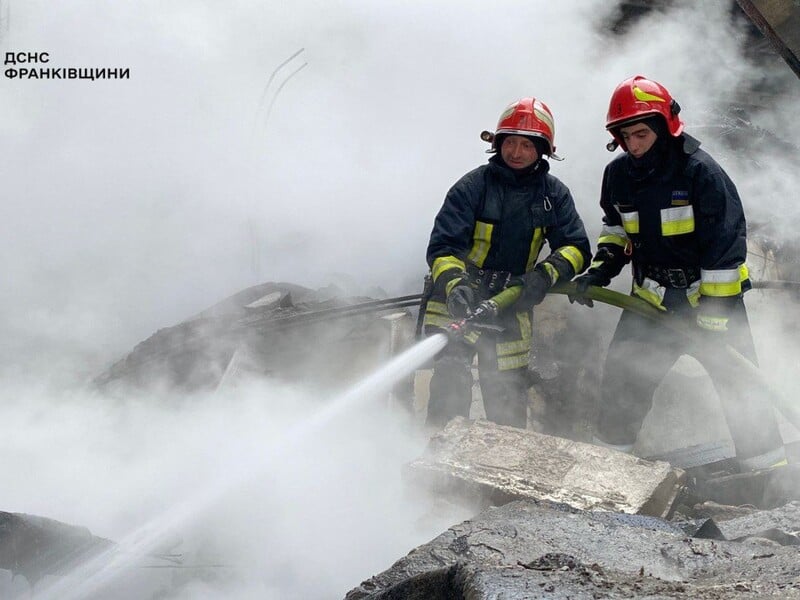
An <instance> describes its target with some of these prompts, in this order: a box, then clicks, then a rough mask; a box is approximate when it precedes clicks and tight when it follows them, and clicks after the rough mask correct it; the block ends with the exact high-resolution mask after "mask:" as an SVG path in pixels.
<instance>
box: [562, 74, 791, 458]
mask: <svg viewBox="0 0 800 600" xmlns="http://www.w3.org/2000/svg"><path fill="white" fill-rule="evenodd" d="M679 114H680V106H679V105H678V103H677V102H676V101H675V100H674V99H673V98H672V96H671V94H670V93H669V91H667V89H666V88H665V87H664V86H663V85H661V84H660V83H657V82H655V81H653V80H650V79H647V78H646V77H642V76H640V75H639V76H636V77H631V78H630V79H626V80H625V81H623V82H622V83H620V84H619V85H618V86H617V88H616V89H615V90H614V93H613V94H612V96H611V102H610V103H609V107H608V117H607V119H606V129H607V130H608V131H609V133H611V136H612V137H613V141H612V142H611V143H609V145H608V148H609V150H612V151H613V150H615V149H616V148H617V146H620V147H622V149H623V150H624V151H625V153H624V154H622V155H620V156H617V157H616V158H615V159H614V160H612V161H611V162H610V163H609V164H608V166H607V167H606V169H605V172H604V174H603V182H602V189H601V196H600V206H601V208H602V210H603V229H602V232H601V234H600V238H599V239H598V242H597V253H596V255H595V257H594V260H593V261H592V264H591V265H590V268H589V270H588V272H587V273H586V274H585V275H583V276H581V277H579V278H578V279H577V280H576V282H577V286H578V289H579V290H582V291H585V289H586V288H587V287H588V286H589V285H595V286H606V285H608V284H609V283H610V282H611V279H612V278H613V277H615V276H616V275H618V274H619V273H620V271H621V270H622V268H623V267H624V266H625V265H626V264H628V263H631V266H632V273H633V282H632V290H631V293H632V294H633V295H635V296H638V297H640V298H642V299H644V300H646V301H647V302H649V303H650V304H652V305H654V306H656V307H657V308H658V309H660V310H663V311H669V312H672V313H675V314H676V315H677V316H679V317H683V318H685V319H687V320H690V321H691V322H692V323H696V324H697V326H699V327H700V328H702V330H703V331H704V332H707V333H706V334H705V335H706V337H707V338H708V341H709V343H711V344H712V347H713V345H714V344H730V345H731V346H733V347H734V348H735V349H737V350H738V351H739V352H740V353H741V354H743V355H744V356H746V357H747V358H749V359H750V360H751V361H752V362H753V363H755V362H756V355H755V347H754V345H753V339H752V336H751V333H750V326H749V324H748V319H747V312H746V310H745V305H744V300H743V294H744V292H745V291H747V290H748V289H750V281H749V279H748V272H747V266H746V264H745V258H746V255H747V240H746V230H745V228H746V223H745V216H744V211H743V208H742V203H741V200H740V198H739V194H738V192H737V190H736V186H735V185H734V184H733V182H732V181H731V179H730V178H729V177H728V175H727V174H726V173H725V171H724V170H723V169H722V167H721V166H720V165H719V164H717V162H716V161H715V160H714V159H713V158H712V157H711V156H709V155H708V154H707V153H706V152H705V151H703V150H701V149H700V142H698V141H697V140H696V139H695V138H693V137H691V136H690V135H688V134H686V133H685V132H684V124H683V121H682V120H681V119H680V117H679ZM571 300H578V301H579V302H581V303H584V304H589V305H591V301H586V300H584V299H582V298H579V297H576V298H571ZM689 350H690V349H689V348H687V343H686V340H685V339H684V338H683V337H682V336H680V335H678V334H676V333H675V332H673V331H672V330H670V329H668V328H666V327H665V326H663V325H660V324H658V323H655V322H652V321H649V320H647V319H645V318H643V317H641V316H638V315H635V314H633V313H632V312H629V311H625V312H623V314H622V315H621V317H620V320H619V323H618V324H617V328H616V331H615V332H614V337H613V339H612V341H611V343H610V346H609V348H608V352H607V354H606V362H605V368H604V372H603V381H602V384H601V402H600V406H599V416H598V422H597V425H596V436H597V438H598V441H599V442H600V443H604V444H610V445H613V446H616V447H618V448H620V449H623V450H627V449H630V448H631V447H632V446H633V444H634V442H635V440H636V436H637V434H638V432H639V429H640V428H641V425H642V422H643V421H644V418H645V416H646V415H647V413H648V411H649V410H650V407H651V406H652V399H653V394H654V392H655V390H656V387H657V386H658V384H659V383H660V382H661V380H662V379H663V378H664V376H665V375H666V373H667V371H668V370H669V369H670V368H671V367H672V365H673V364H674V363H675V361H676V360H677V359H678V358H679V357H680V356H681V355H682V354H687V353H689ZM708 368H709V375H710V376H711V378H712V380H713V382H714V385H715V387H716V389H717V392H718V394H719V396H720V399H721V401H722V407H723V411H724V413H725V417H726V420H727V423H728V427H729V429H730V432H731V437H732V438H733V441H734V445H735V447H736V454H737V459H738V462H739V464H740V467H741V468H742V469H743V470H750V469H758V468H764V467H769V466H772V465H774V464H779V463H781V462H782V461H784V460H785V451H784V448H783V442H782V439H781V436H780V433H779V431H778V425H777V421H776V417H775V414H774V412H773V409H772V407H771V405H770V404H769V402H768V401H766V400H763V399H762V401H758V399H756V398H752V399H749V400H750V401H749V402H746V403H745V402H741V401H740V400H741V393H740V392H739V390H737V389H735V388H734V387H733V384H732V383H731V381H730V377H729V376H728V375H727V374H726V373H725V372H717V367H714V366H709V367H708Z"/></svg>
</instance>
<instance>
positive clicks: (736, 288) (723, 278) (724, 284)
mask: <svg viewBox="0 0 800 600" xmlns="http://www.w3.org/2000/svg"><path fill="white" fill-rule="evenodd" d="M740 269H741V267H737V268H735V269H716V270H706V269H700V293H701V294H702V295H703V296H717V297H722V298H725V297H728V296H738V295H739V294H741V293H742V280H741V279H740V276H741V275H740V272H741V271H740ZM745 271H746V267H745Z"/></svg>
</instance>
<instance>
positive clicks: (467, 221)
mask: <svg viewBox="0 0 800 600" xmlns="http://www.w3.org/2000/svg"><path fill="white" fill-rule="evenodd" d="M482 183H483V179H482V177H480V175H479V174H478V173H476V172H475V171H473V172H472V173H468V174H467V175H465V176H464V177H462V178H461V179H460V180H459V181H457V182H456V183H455V185H453V187H452V188H450V190H449V191H448V192H447V196H445V199H444V204H443V205H442V208H441V209H440V210H439V213H438V214H437V215H436V219H435V220H434V223H433V231H432V232H431V237H430V241H429V242H428V251H427V257H426V258H427V261H428V266H429V267H430V268H431V276H432V278H433V283H434V286H435V287H437V288H444V289H445V290H446V291H447V292H449V291H450V289H451V288H452V285H454V284H455V283H457V280H459V279H460V278H461V275H463V273H464V272H465V271H466V264H465V262H464V261H465V259H466V256H467V253H468V252H469V248H470V244H471V242H472V235H473V231H474V229H475V220H476V218H477V213H478V210H479V205H480V199H481V194H482V190H481V188H480V185H481V184H482ZM448 284H451V285H448Z"/></svg>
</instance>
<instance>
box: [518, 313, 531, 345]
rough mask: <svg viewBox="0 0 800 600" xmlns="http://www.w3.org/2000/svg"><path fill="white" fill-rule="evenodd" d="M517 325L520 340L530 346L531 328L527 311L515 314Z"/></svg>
mask: <svg viewBox="0 0 800 600" xmlns="http://www.w3.org/2000/svg"><path fill="white" fill-rule="evenodd" d="M517 323H519V331H520V333H521V334H522V339H523V340H525V342H526V343H527V344H528V346H530V343H531V335H532V334H533V327H532V326H531V315H530V314H529V313H528V311H527V310H526V311H521V312H518V313H517Z"/></svg>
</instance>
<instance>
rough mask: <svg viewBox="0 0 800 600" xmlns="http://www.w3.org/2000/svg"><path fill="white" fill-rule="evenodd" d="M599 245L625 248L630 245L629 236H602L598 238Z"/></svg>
mask: <svg viewBox="0 0 800 600" xmlns="http://www.w3.org/2000/svg"><path fill="white" fill-rule="evenodd" d="M597 244H598V245H600V244H612V245H614V246H619V247H621V248H624V247H625V246H627V245H628V236H625V237H622V236H619V235H601V236H600V237H599V238H597Z"/></svg>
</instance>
